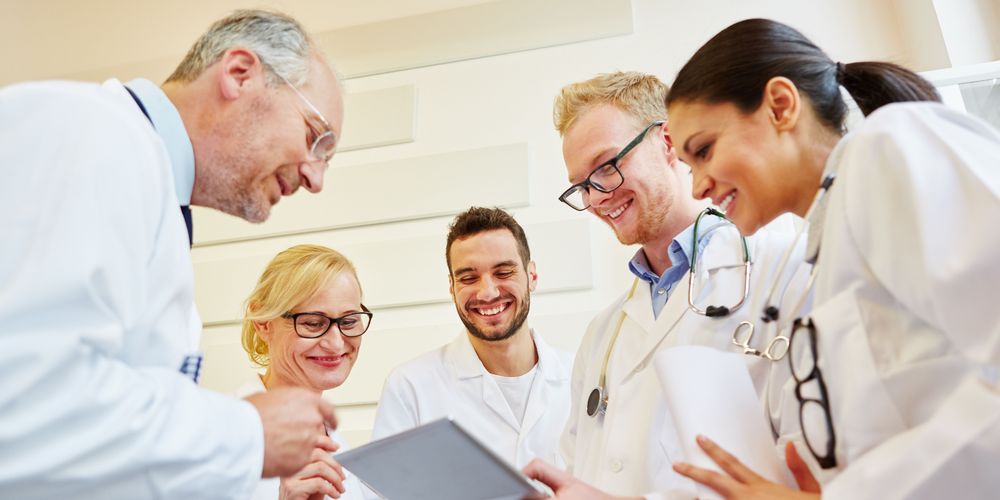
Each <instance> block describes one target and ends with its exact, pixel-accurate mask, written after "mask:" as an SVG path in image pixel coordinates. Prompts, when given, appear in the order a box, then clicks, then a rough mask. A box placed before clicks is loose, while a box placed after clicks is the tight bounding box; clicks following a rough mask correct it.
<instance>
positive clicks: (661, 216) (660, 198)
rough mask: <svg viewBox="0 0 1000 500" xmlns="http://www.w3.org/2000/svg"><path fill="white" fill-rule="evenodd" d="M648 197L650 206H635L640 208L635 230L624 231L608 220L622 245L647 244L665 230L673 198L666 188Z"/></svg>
mask: <svg viewBox="0 0 1000 500" xmlns="http://www.w3.org/2000/svg"><path fill="white" fill-rule="evenodd" d="M646 199H647V200H648V201H649V205H648V206H636V207H634V208H637V209H638V210H639V217H638V220H637V221H636V228H635V229H634V230H633V231H630V232H628V233H622V232H621V231H619V230H618V229H617V228H615V227H614V225H613V224H611V221H606V222H608V225H610V226H611V229H612V230H614V232H615V237H617V238H618V241H619V242H620V243H621V244H622V245H636V244H639V245H645V244H646V243H648V242H650V241H654V240H656V239H657V238H658V237H659V235H660V232H662V231H663V224H664V223H665V221H666V220H667V214H668V213H669V212H670V207H671V205H672V203H671V201H672V198H671V197H670V196H668V193H667V192H666V191H665V190H661V191H660V192H657V193H651V195H650V196H649V197H648V198H646ZM633 203H635V201H633Z"/></svg>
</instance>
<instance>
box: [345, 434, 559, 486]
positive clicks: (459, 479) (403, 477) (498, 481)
mask: <svg viewBox="0 0 1000 500" xmlns="http://www.w3.org/2000/svg"><path fill="white" fill-rule="evenodd" d="M333 458H334V459H336V460H337V462H339V463H340V464H341V465H342V466H344V468H345V469H347V470H348V471H350V472H351V473H352V474H354V475H355V476H357V477H358V478H359V479H361V480H362V481H363V482H364V483H365V484H366V485H368V487H369V488H371V489H372V490H373V491H374V492H375V493H377V494H379V495H380V496H382V497H383V498H386V499H388V500H494V499H505V500H521V499H540V498H546V497H547V496H548V495H546V494H545V493H544V492H543V491H542V489H541V488H540V487H538V486H535V484H534V483H533V482H532V481H531V480H529V479H528V478H527V477H525V476H524V475H523V474H521V472H520V471H518V470H517V469H515V468H514V467H512V466H511V465H510V464H509V463H507V461H505V460H504V459H502V458H500V457H499V456H497V455H496V454H495V453H493V452H492V451H490V450H489V449H488V448H487V447H486V446H484V445H483V444H482V443H480V442H479V441H477V440H476V439H475V438H473V437H472V435H470V434H469V433H468V432H467V431H466V430H465V429H463V428H462V427H461V426H459V425H458V423H456V422H455V421H454V420H452V419H450V418H443V419H440V420H435V421H433V422H430V423H427V424H424V425H421V426H419V427H415V428H413V429H410V430H408V431H403V432H400V433H399V434H395V435H392V436H388V437H386V438H383V439H379V440H377V441H372V442H370V443H368V444H366V445H364V446H361V447H358V448H355V449H353V450H349V451H345V452H343V453H338V454H336V455H334V456H333Z"/></svg>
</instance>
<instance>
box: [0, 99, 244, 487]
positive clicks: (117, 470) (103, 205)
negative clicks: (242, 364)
mask: <svg viewBox="0 0 1000 500" xmlns="http://www.w3.org/2000/svg"><path fill="white" fill-rule="evenodd" d="M64 85H65V84H64ZM38 87H40V86H39V85H38V84H35V86H34V87H32V86H19V87H14V88H8V89H5V90H3V91H0V171H2V176H3V178H4V181H3V182H0V203H2V206H0V227H2V228H3V229H4V232H5V233H6V234H5V238H4V239H5V241H4V243H3V244H2V245H0V324H2V325H3V327H2V328H0V339H2V340H3V342H2V345H3V349H0V366H3V367H4V370H3V372H2V373H0V386H2V387H3V391H0V421H2V422H3V425H2V426H0V496H3V497H5V498H8V497H9V498H22V499H31V498H67V497H74V498H171V499H172V498H183V499H186V500H193V499H209V498H232V499H236V498H246V497H248V496H249V495H250V493H251V492H252V490H253V488H254V486H255V484H256V482H257V480H258V479H259V477H260V472H261V469H262V459H263V458H262V457H263V433H262V430H261V425H260V420H259V417H258V416H257V413H256V411H254V409H253V407H252V406H250V405H249V404H248V403H246V402H243V401H239V400H235V399H232V398H228V397H224V396H221V395H217V394H214V393H211V392H209V391H206V390H202V389H200V388H198V387H197V386H196V385H194V384H193V383H192V382H191V380H190V379H188V378H185V377H184V376H182V375H181V374H180V373H179V372H178V368H179V366H176V367H175V366H169V367H168V366H159V365H156V364H155V363H153V362H148V363H136V362H134V361H135V360H134V357H131V356H129V355H126V354H124V353H126V352H128V353H141V352H142V345H143V344H142V343H143V342H145V341H146V340H147V339H149V340H152V337H151V336H150V335H149V332H148V331H141V328H140V327H139V326H138V325H142V324H143V319H144V318H143V316H144V313H145V312H146V311H148V309H149V308H148V305H149V296H150V293H149V290H150V289H151V288H155V287H157V286H159V285H160V284H158V283H153V282H151V281H150V280H149V273H148V271H147V265H148V262H149V259H150V258H151V255H153V254H154V253H155V240H156V238H155V232H156V230H157V227H158V225H159V223H160V221H159V219H160V218H161V215H162V213H163V209H162V203H163V202H164V189H163V186H164V185H165V184H164V182H163V179H161V178H157V177H156V175H157V174H156V171H157V170H158V169H157V168H148V167H149V166H150V165H158V164H162V161H163V160H162V154H161V153H162V151H161V150H158V149H157V148H156V147H155V146H156V142H155V140H154V139H151V137H152V136H151V135H150V134H149V133H148V131H143V130H141V129H140V130H137V129H139V127H135V125H136V122H135V121H134V120H130V118H129V116H128V115H127V114H126V113H125V112H124V111H123V110H122V109H115V106H113V105H111V106H109V103H108V100H107V99H99V98H97V97H96V93H95V92H94V91H93V89H90V90H88V91H86V92H75V93H74V92H51V91H46V92H40V91H38V90H37V89H38ZM81 87H82V86H81ZM119 108H120V107H119ZM132 118H134V117H132ZM141 123H142V122H138V124H139V125H141ZM141 132H145V133H141ZM158 162H159V163H158ZM168 189H169V188H168ZM167 194H169V191H167ZM146 319H148V318H146ZM190 334H191V332H190V331H183V332H177V335H186V336H187V335H190ZM137 339H138V340H137ZM137 344H138V348H137V347H136V345H137ZM149 359H150V360H152V359H155V356H152V357H150V358H149Z"/></svg>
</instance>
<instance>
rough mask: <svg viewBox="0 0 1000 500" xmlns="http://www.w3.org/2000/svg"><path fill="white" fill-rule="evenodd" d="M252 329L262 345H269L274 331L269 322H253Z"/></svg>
mask: <svg viewBox="0 0 1000 500" xmlns="http://www.w3.org/2000/svg"><path fill="white" fill-rule="evenodd" d="M253 327H254V329H255V330H256V331H257V336H258V337H260V339H261V340H263V341H264V343H266V344H268V345H270V344H271V338H272V337H273V336H274V329H273V328H271V322H270V321H254V322H253Z"/></svg>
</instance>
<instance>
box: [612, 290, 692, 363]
mask: <svg viewBox="0 0 1000 500" xmlns="http://www.w3.org/2000/svg"><path fill="white" fill-rule="evenodd" d="M689 276H690V273H686V274H685V275H684V278H682V279H681V280H680V281H679V282H678V283H677V285H676V286H675V287H674V290H673V292H672V293H671V294H670V299H668V300H667V303H666V304H665V305H664V306H663V310H661V311H660V315H659V316H657V318H656V319H655V320H653V306H652V298H651V297H650V295H649V286H648V284H647V283H643V285H646V286H645V287H644V289H645V293H641V294H640V293H639V292H638V291H636V294H635V295H636V297H634V298H633V301H635V300H636V299H640V300H641V302H642V305H643V306H645V310H646V312H647V313H648V318H649V320H648V323H647V324H648V326H645V325H643V330H644V331H645V333H646V335H645V336H644V337H643V338H642V341H641V344H640V345H641V347H640V348H639V351H637V353H636V354H637V355H636V356H635V357H634V358H632V359H630V360H629V361H628V363H627V364H626V368H627V369H626V370H625V371H624V372H622V373H623V374H625V377H627V376H628V375H629V374H631V373H632V372H633V371H635V370H641V369H642V368H645V364H644V361H645V360H646V358H647V357H649V354H650V353H651V352H652V351H653V350H654V349H656V346H658V345H660V344H661V343H662V342H663V340H664V338H665V337H667V336H668V335H670V332H671V330H673V328H674V326H675V325H676V324H677V323H678V322H679V321H680V320H681V317H683V316H684V315H685V314H687V312H688V305H687V285H688V279H689ZM640 286H641V285H640ZM631 317H632V316H631V315H629V319H631Z"/></svg>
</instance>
